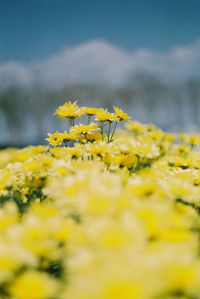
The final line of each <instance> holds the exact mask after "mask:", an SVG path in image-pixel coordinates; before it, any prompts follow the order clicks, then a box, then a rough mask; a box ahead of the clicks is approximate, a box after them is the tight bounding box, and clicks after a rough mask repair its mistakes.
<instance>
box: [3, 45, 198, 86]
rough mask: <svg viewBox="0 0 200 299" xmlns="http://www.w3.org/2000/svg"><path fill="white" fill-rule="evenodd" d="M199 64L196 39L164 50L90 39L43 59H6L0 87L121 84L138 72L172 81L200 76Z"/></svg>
mask: <svg viewBox="0 0 200 299" xmlns="http://www.w3.org/2000/svg"><path fill="white" fill-rule="evenodd" d="M199 65H200V41H197V42H196V43H194V44H193V45H190V46H187V47H186V46H183V47H176V48H173V49H171V50H170V51H166V52H155V51H153V50H149V49H139V50H137V51H133V52H130V51H129V52H128V51H125V50H123V49H120V48H118V47H116V46H114V45H112V44H110V43H108V42H106V41H103V40H93V41H89V42H87V43H84V44H81V45H78V46H76V47H71V48H66V49H64V50H63V51H61V52H59V53H57V54H56V55H54V56H52V57H49V58H47V59H46V60H45V61H38V62H34V63H30V64H28V63H27V64H25V63H21V62H15V61H13V62H12V61H10V62H8V63H4V64H2V65H0V89H4V88H7V87H8V86H9V85H13V84H17V85H22V86H27V85H31V84H32V83H33V82H35V81H37V82H40V83H41V84H44V85H47V86H48V87H51V88H60V87H62V86H64V85H66V83H79V82H80V83H88V82H91V83H98V84H108V85H123V84H124V83H126V82H128V81H129V80H130V78H132V77H133V76H134V75H136V74H138V73H146V74H152V75H155V76H158V77H159V78H161V79H163V80H167V81H169V82H174V80H178V81H180V80H185V79H187V78H189V77H196V76H200V68H199Z"/></svg>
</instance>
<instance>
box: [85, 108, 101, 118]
mask: <svg viewBox="0 0 200 299" xmlns="http://www.w3.org/2000/svg"><path fill="white" fill-rule="evenodd" d="M80 109H81V111H83V112H84V113H85V114H87V115H88V116H92V115H94V114H96V113H97V112H98V111H99V109H97V108H88V107H81V108H80Z"/></svg>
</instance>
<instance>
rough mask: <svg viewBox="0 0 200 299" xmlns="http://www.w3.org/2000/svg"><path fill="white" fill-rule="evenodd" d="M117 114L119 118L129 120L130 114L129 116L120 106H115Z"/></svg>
mask: <svg viewBox="0 0 200 299" xmlns="http://www.w3.org/2000/svg"><path fill="white" fill-rule="evenodd" d="M114 110H115V115H116V116H117V117H118V118H119V120H120V121H121V120H129V119H130V116H128V114H127V113H125V112H124V111H123V110H121V109H119V108H118V107H115V106H114Z"/></svg>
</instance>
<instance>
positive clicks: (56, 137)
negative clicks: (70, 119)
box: [46, 131, 63, 146]
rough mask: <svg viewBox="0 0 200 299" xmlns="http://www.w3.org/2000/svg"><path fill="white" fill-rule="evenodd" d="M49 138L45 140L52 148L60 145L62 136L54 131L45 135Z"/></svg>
mask: <svg viewBox="0 0 200 299" xmlns="http://www.w3.org/2000/svg"><path fill="white" fill-rule="evenodd" d="M47 135H48V136H49V138H46V140H47V141H48V142H49V143H50V144H51V145H53V146H57V145H61V144H62V141H63V137H62V134H61V133H59V132H58V131H56V133H54V134H50V133H48V134H47Z"/></svg>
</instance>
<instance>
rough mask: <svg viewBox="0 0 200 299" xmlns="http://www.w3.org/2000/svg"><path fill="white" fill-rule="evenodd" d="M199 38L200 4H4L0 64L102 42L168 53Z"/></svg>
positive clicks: (146, 0)
mask: <svg viewBox="0 0 200 299" xmlns="http://www.w3.org/2000/svg"><path fill="white" fill-rule="evenodd" d="M199 38H200V0H124V1H123V0H120V1H119V0H0V62H3V61H8V60H20V61H35V60H41V59H43V58H45V57H48V56H49V55H52V54H54V53H56V52H58V51H59V50H61V49H63V48H64V47H66V46H73V45H77V44H79V43H82V42H86V41H89V40H91V39H104V40H107V41H108V42H111V43H114V44H115V45H118V46H120V47H122V48H125V49H128V50H131V49H137V48H141V47H145V48H151V49H156V50H167V49H169V48H171V47H173V46H175V45H187V44H190V43H192V42H194V41H196V40H197V39H199Z"/></svg>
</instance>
